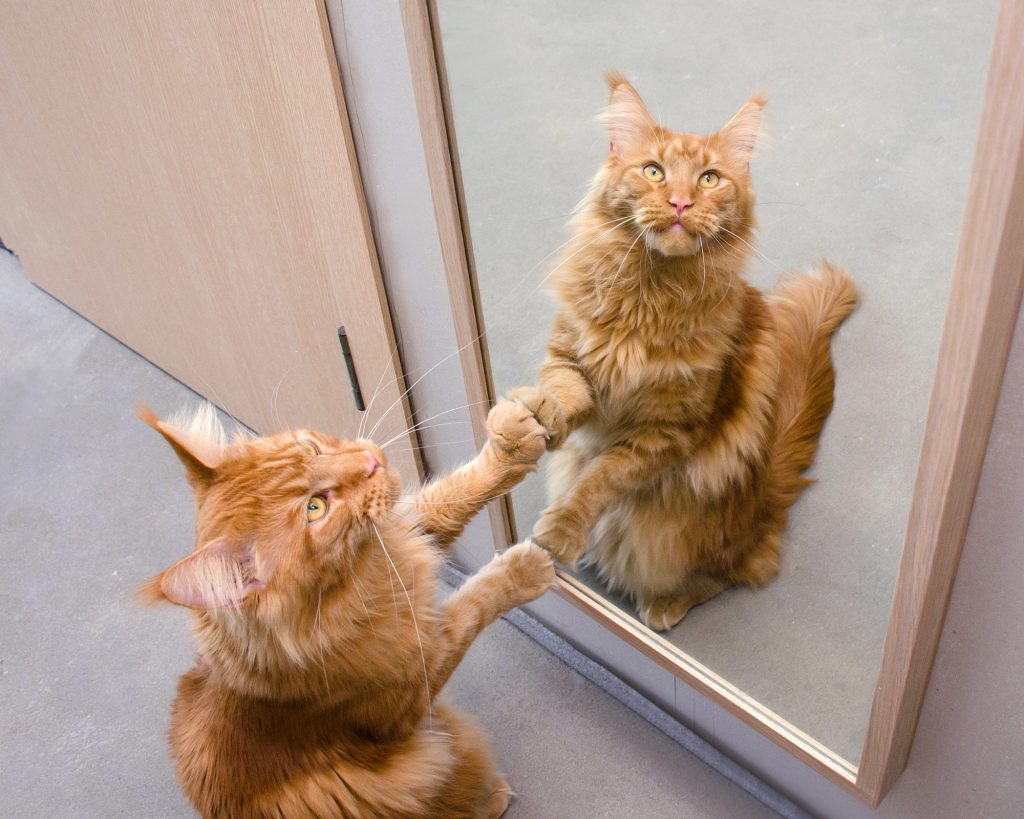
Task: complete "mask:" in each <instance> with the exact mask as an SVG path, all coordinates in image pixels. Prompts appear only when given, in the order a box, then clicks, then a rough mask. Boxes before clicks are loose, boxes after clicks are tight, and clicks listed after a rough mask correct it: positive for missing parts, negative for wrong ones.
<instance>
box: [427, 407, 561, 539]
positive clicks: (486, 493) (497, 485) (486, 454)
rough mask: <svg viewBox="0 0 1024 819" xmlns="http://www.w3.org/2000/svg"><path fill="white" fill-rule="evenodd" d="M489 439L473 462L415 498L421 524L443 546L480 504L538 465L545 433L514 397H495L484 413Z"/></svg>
mask: <svg viewBox="0 0 1024 819" xmlns="http://www.w3.org/2000/svg"><path fill="white" fill-rule="evenodd" d="M487 433H488V440H487V443H486V444H485V445H484V448H483V449H482V450H481V451H480V454H479V455H477V457H476V458H474V459H473V460H472V461H470V462H469V463H468V464H466V465H465V466H463V467H462V468H460V469H457V470H456V471H455V472H452V473H451V474H450V475H446V476H444V477H442V478H438V479H437V480H435V481H433V482H431V483H430V484H428V485H427V486H425V487H424V488H423V489H422V490H421V491H420V492H419V494H418V495H417V496H416V498H415V509H416V513H417V515H418V517H419V520H420V523H421V525H422V526H423V528H424V529H425V530H426V531H427V532H429V533H430V534H432V535H434V539H435V543H436V544H437V545H438V546H440V547H442V548H444V547H446V546H448V545H450V544H451V542H452V541H453V540H455V538H456V537H458V536H459V534H461V532H462V530H463V529H464V528H465V526H466V524H467V523H469V521H470V519H471V518H472V517H473V515H475V514H476V513H477V512H478V511H479V510H480V509H481V507H483V505H484V504H485V503H487V502H488V501H490V500H493V499H494V498H496V497H499V496H500V495H503V494H504V493H505V492H508V491H509V490H510V489H511V488H512V487H513V486H515V485H516V484H517V483H519V482H520V481H521V480H522V479H523V478H524V477H525V476H526V475H527V474H528V473H529V472H532V471H533V470H535V469H536V468H537V461H538V460H540V457H541V455H543V454H544V447H545V438H546V433H545V431H544V428H543V427H542V426H541V425H540V424H538V423H537V420H536V418H534V416H533V413H531V412H530V411H529V410H528V409H526V407H524V406H523V405H521V404H519V403H516V402H514V401H507V400H503V401H499V402H498V403H497V404H495V405H494V407H493V408H492V409H491V411H490V413H489V414H488V416H487Z"/></svg>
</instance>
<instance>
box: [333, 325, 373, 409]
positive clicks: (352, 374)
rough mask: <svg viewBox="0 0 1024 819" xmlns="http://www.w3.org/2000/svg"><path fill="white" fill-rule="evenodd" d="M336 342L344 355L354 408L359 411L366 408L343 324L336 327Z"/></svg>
mask: <svg viewBox="0 0 1024 819" xmlns="http://www.w3.org/2000/svg"><path fill="white" fill-rule="evenodd" d="M338 343H339V344H341V354H342V355H343V356H344V357H345V368H346V369H347V370H348V380H349V381H350V382H351V383H352V397H353V398H355V399H356V409H357V410H359V411H360V412H364V411H365V410H366V404H364V403H363V391H362V390H361V389H359V376H357V375H356V363H355V361H353V360H352V348H351V347H349V346H348V334H347V333H346V332H345V325H344V324H342V325H341V326H340V327H338Z"/></svg>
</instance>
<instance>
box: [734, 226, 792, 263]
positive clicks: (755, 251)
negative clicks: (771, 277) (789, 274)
mask: <svg viewBox="0 0 1024 819" xmlns="http://www.w3.org/2000/svg"><path fill="white" fill-rule="evenodd" d="M718 229H719V230H720V231H722V232H723V233H728V234H729V235H730V236H732V237H733V238H735V239H738V240H739V241H741V242H743V244H745V245H746V246H747V247H749V248H750V249H751V250H752V251H754V253H756V254H757V255H758V256H760V257H761V258H762V259H764V260H765V261H766V262H768V264H770V265H772V266H773V267H775V268H776V269H778V270H780V271H782V272H783V273H785V272H786V269H785V268H784V267H782V266H781V265H779V264H777V263H776V262H773V261H772V260H771V259H769V258H768V257H767V256H765V255H764V254H763V253H762V252H761V251H760V250H758V249H757V248H756V247H754V245H752V244H750V242H748V241H747V240H746V239H744V238H743V237H742V236H740V235H738V234H736V233H733V232H732V231H731V230H729V229H728V228H726V227H719V228H718Z"/></svg>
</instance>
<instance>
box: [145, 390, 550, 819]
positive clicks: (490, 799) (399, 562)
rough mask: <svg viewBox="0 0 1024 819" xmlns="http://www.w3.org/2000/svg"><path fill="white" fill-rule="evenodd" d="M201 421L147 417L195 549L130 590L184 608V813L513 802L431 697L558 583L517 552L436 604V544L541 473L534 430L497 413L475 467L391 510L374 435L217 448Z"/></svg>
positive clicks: (470, 727)
mask: <svg viewBox="0 0 1024 819" xmlns="http://www.w3.org/2000/svg"><path fill="white" fill-rule="evenodd" d="M205 415H206V417H205V418H203V417H199V418H197V421H198V423H193V424H192V425H191V427H188V428H186V427H182V426H175V425H174V424H170V423H166V422H164V421H160V420H159V419H157V418H156V417H155V416H154V415H153V414H152V413H151V412H149V411H148V410H146V409H144V408H143V409H141V410H140V416H141V417H142V418H143V420H145V421H146V422H147V423H148V424H150V425H151V426H153V427H154V428H155V429H157V430H158V431H159V432H161V433H162V434H163V435H164V437H165V438H166V439H167V440H168V442H169V443H170V444H171V445H172V447H173V448H174V450H175V451H176V452H177V454H178V456H179V457H180V458H181V460H182V461H183V462H184V464H185V466H186V471H187V475H188V479H189V481H190V483H191V485H192V487H193V490H194V494H195V500H196V541H195V548H194V550H193V551H192V553H191V554H189V555H188V556H186V557H184V558H183V559H182V560H180V561H178V562H177V563H175V564H174V565H172V566H171V567H169V568H167V569H166V570H164V571H163V572H161V573H160V574H159V575H157V576H156V577H154V578H153V579H152V580H151V581H149V582H148V583H147V584H146V585H145V586H144V587H143V588H142V590H141V592H140V593H141V595H142V597H143V598H144V599H146V600H148V601H150V602H156V601H159V600H169V601H171V602H175V603H178V604H181V605H185V606H188V607H189V608H191V609H193V614H194V627H195V628H194V630H195V635H196V638H197V641H198V644H199V648H198V655H197V658H196V662H195V665H194V666H193V667H192V669H191V670H190V671H188V673H186V674H185V675H184V676H183V677H182V678H181V681H180V683H179V686H178V695H177V698H176V699H175V702H174V707H173V715H172V719H171V728H170V743H171V752H172V755H173V757H174V758H175V760H176V761H177V772H178V777H179V779H180V781H181V784H182V786H183V788H184V790H185V793H186V794H187V795H188V797H189V799H190V800H191V801H192V804H193V805H194V806H195V807H196V809H197V810H199V811H200V812H201V813H202V814H203V815H204V816H207V817H300V816H301V817H307V816H317V817H327V816H332V817H337V816H339V815H341V816H348V817H437V816H452V817H497V816H500V815H501V814H502V813H503V812H504V810H505V808H506V807H507V805H508V803H509V799H510V796H511V790H510V788H509V785H508V783H507V782H506V781H505V780H504V779H503V778H502V777H501V776H500V775H499V774H498V773H497V771H496V768H495V764H494V761H493V759H492V756H491V752H490V748H489V745H488V741H487V738H486V737H485V736H484V734H483V732H482V731H481V730H480V728H479V727H477V725H476V724H475V723H474V722H473V721H472V720H471V719H470V718H469V717H468V716H466V715H464V714H462V713H460V712H459V711H457V710H455V709H454V708H453V707H452V706H451V705H449V704H447V703H446V702H445V701H444V700H442V699H438V694H440V692H441V691H442V689H443V688H444V685H445V682H446V681H447V680H448V678H449V676H450V675H451V673H452V671H453V670H454V669H455V667H456V665H457V664H458V662H459V660H460V659H461V658H462V656H463V654H464V653H465V651H466V650H467V648H468V647H469V645H470V643H471V642H472V641H473V639H474V638H475V637H476V635H477V634H479V632H480V631H481V629H483V628H484V626H486V625H487V624H488V623H490V622H492V621H493V620H494V619H496V618H497V617H499V616H501V615H502V614H504V613H505V612H506V611H508V610H509V609H511V608H513V607H514V606H517V605H519V604H521V603H525V602H527V601H529V600H532V599H534V598H535V597H537V596H539V595H540V594H542V593H543V592H544V591H545V590H546V589H547V588H548V587H549V586H550V585H551V583H552V581H553V579H554V570H553V567H552V563H551V558H550V556H549V555H548V553H547V552H545V551H544V550H543V549H541V548H539V547H538V546H535V545H533V544H530V543H529V542H527V543H522V544H519V545H517V546H513V547H512V548H510V549H508V550H507V551H506V552H504V553H502V554H500V555H498V556H496V557H495V558H494V559H493V560H492V561H491V562H490V563H489V564H488V565H487V566H485V567H484V568H483V569H481V570H480V571H479V572H478V573H477V574H476V575H474V576H473V577H472V578H470V580H469V581H468V582H467V583H466V584H465V585H463V586H462V587H461V588H460V589H459V590H458V591H456V592H455V593H454V594H452V595H451V596H450V597H449V598H448V599H447V600H445V601H444V602H443V603H442V604H441V605H440V606H437V605H436V603H435V595H436V593H437V581H436V574H437V571H438V569H439V567H440V565H441V563H442V560H443V556H442V553H441V551H440V548H443V547H444V546H447V545H448V544H450V543H451V542H452V540H453V539H454V538H455V537H456V536H457V535H458V534H459V533H460V532H461V531H462V529H463V527H464V526H465V525H466V523H467V522H468V520H469V519H470V518H471V517H472V515H473V514H475V513H476V512H477V511H478V510H479V509H480V508H481V507H482V506H483V504H484V503H485V502H486V501H487V500H489V499H491V498H493V497H495V496H497V495H499V494H501V493H503V492H506V491H508V489H510V488H511V487H512V486H513V485H514V484H515V483H517V482H518V481H519V480H521V479H522V478H523V476H524V475H525V474H526V473H528V472H529V471H531V470H533V469H534V468H535V464H536V461H537V460H538V458H539V457H540V455H541V454H542V453H543V451H544V446H545V443H544V435H545V432H544V430H543V428H542V427H540V426H539V425H538V423H537V421H536V420H535V419H534V418H533V416H532V415H531V414H530V413H529V412H528V411H527V410H525V409H524V408H523V407H522V406H521V405H519V404H515V403H513V402H509V401H503V402H499V404H498V405H497V406H496V407H495V408H494V409H493V410H492V411H491V414H490V416H489V419H488V430H489V432H490V439H489V441H488V443H487V445H486V446H485V447H484V449H483V450H482V451H481V453H480V454H479V456H478V457H477V458H476V459H475V460H474V461H473V462H471V463H470V464H468V465H466V466H464V467H463V468H461V469H460V470H458V471H456V472H455V473H453V474H451V475H449V476H447V477H445V478H442V479H440V480H438V481H435V482H434V483H432V484H430V485H429V486H427V487H426V488H424V489H423V490H422V491H420V492H419V493H417V494H415V495H413V496H410V497H409V498H405V499H402V498H399V497H398V492H399V487H398V478H397V476H396V474H395V473H394V472H393V471H391V470H390V469H388V468H387V467H386V466H385V464H384V455H383V453H382V452H381V450H380V449H379V448H378V447H377V446H376V445H374V444H373V443H371V442H369V441H365V440H359V441H352V442H347V441H341V440H337V439H334V438H331V437H329V436H326V435H322V434H318V433H315V432H311V431H299V432H285V433H280V434H278V435H274V436H271V437H267V438H255V439H252V438H244V437H243V438H239V439H237V440H235V441H234V442H230V443H229V442H227V441H225V440H224V439H223V435H222V433H221V431H220V430H219V428H218V426H217V424H216V419H215V416H213V415H212V412H211V411H207V412H206V414H205ZM199 428H205V432H204V431H202V430H200V429H199ZM321 502H323V507H321V506H320V505H319V504H320V503H321ZM321 508H325V509H326V512H325V514H323V515H322V516H321V515H319V512H320V511H321ZM310 517H312V518H314V519H313V520H309V519H308V518H310Z"/></svg>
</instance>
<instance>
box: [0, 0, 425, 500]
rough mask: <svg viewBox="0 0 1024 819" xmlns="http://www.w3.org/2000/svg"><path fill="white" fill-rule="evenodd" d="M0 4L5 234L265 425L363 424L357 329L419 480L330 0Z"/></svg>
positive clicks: (364, 371)
mask: <svg viewBox="0 0 1024 819" xmlns="http://www.w3.org/2000/svg"><path fill="white" fill-rule="evenodd" d="M0 15H2V18H3V21H4V22H3V25H2V26H0V94H2V96H3V99H4V109H5V110H4V116H3V119H2V121H0V156H2V164H0V235H3V237H4V240H5V241H6V242H7V243H8V244H9V245H10V246H11V247H12V248H14V249H15V251H16V252H18V254H19V255H20V257H21V259H22V261H23V263H24V266H25V268H26V270H27V271H28V273H29V276H30V277H31V278H32V280H33V281H34V282H36V283H37V284H38V285H40V286H41V287H43V288H44V289H46V290H47V291H49V292H50V293H52V294H53V295H54V296H56V297H57V298H59V299H60V300H62V301H64V302H65V303H67V304H68V305H70V306H71V307H73V308H74V309H75V310H76V311H78V312H80V313H81V314H82V315H84V316H85V317H86V318H88V319H90V320H91V321H93V322H95V323H96V324H98V325H99V326H100V327H102V328H103V329H104V330H106V331H107V332H109V333H110V334H111V335H113V336H115V337H116V338H118V339H120V340H121V341H123V342H124V343H125V344H127V345H128V346H129V347H131V348H133V349H135V350H137V351H138V352H140V353H141V354H142V355H144V356H145V357H147V358H148V359H150V360H151V361H153V362H154V363H156V364H157V365H158V366H160V367H162V368H163V369H165V370H166V371H167V372H169V373H170V374H171V375H173V376H174V377H175V378H177V379H179V380H180V381H182V382H184V383H186V384H188V385H189V386H191V387H193V388H194V389H195V390H196V391H197V392H199V393H201V394H203V395H205V396H206V397H207V398H209V399H210V400H212V401H214V402H215V403H216V404H218V405H220V406H221V407H223V408H224V409H225V410H227V411H228V412H229V413H231V414H232V415H234V416H236V417H238V418H239V419H240V420H242V421H243V422H245V423H246V424H248V425H250V426H252V427H254V428H255V429H257V430H260V431H269V430H272V429H275V428H279V427H282V426H310V427H314V428H317V429H321V430H323V431H325V432H329V433H332V434H336V435H341V436H352V435H353V434H354V433H355V431H356V428H357V426H358V422H359V418H360V413H358V411H357V410H356V409H355V406H354V401H353V398H352V393H351V389H350V384H349V379H348V375H347V373H346V370H345V364H344V361H343V359H342V356H341V354H340V349H339V344H338V338H337V328H338V325H340V324H344V325H345V327H346V329H347V331H348V336H349V340H350V343H351V347H352V353H353V356H354V359H355V363H356V368H357V372H358V374H359V377H360V381H361V386H362V389H363V391H364V393H365V395H366V400H367V401H369V399H370V396H371V395H372V394H373V392H374V389H375V385H376V383H377V380H378V377H380V379H381V391H380V395H379V396H378V398H377V404H376V406H377V407H380V406H381V404H382V403H383V406H388V405H391V404H394V407H395V409H394V411H393V412H392V413H391V414H390V416H389V419H388V421H387V422H386V423H384V424H382V427H381V430H380V431H379V434H378V435H377V436H376V437H377V438H378V439H379V440H384V439H386V438H388V437H390V436H392V435H397V436H398V439H397V440H398V441H399V442H400V443H402V444H403V446H401V447H399V449H401V450H402V451H400V452H397V453H396V455H395V457H394V459H393V460H394V462H395V463H396V465H397V466H398V467H399V469H400V470H401V472H402V473H403V477H404V478H405V479H406V480H407V481H411V480H416V479H418V478H419V468H418V463H417V459H416V458H415V456H414V454H413V450H412V444H413V443H414V441H413V439H412V437H411V436H410V435H409V434H407V433H406V434H403V430H404V429H405V428H406V427H407V426H408V414H407V407H406V405H405V402H404V401H403V400H402V399H401V398H400V394H401V390H402V389H403V387H402V386H401V383H402V382H401V377H400V374H399V372H398V369H397V367H396V362H397V356H395V357H394V358H393V357H392V350H393V344H394V341H393V336H392V332H391V326H390V319H389V316H388V313H387V308H386V302H385V299H384V294H383V287H382V283H381V278H380V275H379V270H378V269H377V259H376V253H375V250H374V247H373V243H372V237H371V235H370V232H369V229H368V223H367V216H366V211H365V206H364V203H363V199H362V191H361V187H360V181H359V178H358V173H357V169H356V165H355V161H354V152H353V146H352V140H351V136H350V134H349V132H348V120H347V114H346V111H345V107H344V99H343V96H342V94H341V88H340V83H339V81H338V76H337V67H336V65H335V62H334V52H333V49H332V48H331V47H330V40H329V31H328V29H327V22H326V15H325V12H324V9H323V6H322V3H321V2H319V0H304V2H300V3H289V4H282V3H277V2H273V1H272V0H264V1H263V2H240V1H238V0H236V1H235V2H224V3H205V2H202V0H171V1H170V2H164V3H141V4H140V3H132V2H128V0H95V1H94V2H89V3H76V4H70V5H68V4H66V3H58V2H55V0H40V1H39V2H32V3H20V2H13V1H12V2H4V3H3V4H2V9H0ZM139 399H140V400H145V396H139ZM167 409H172V408H167ZM129 411H130V408H126V410H125V412H126V417H127V414H128V413H129Z"/></svg>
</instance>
